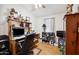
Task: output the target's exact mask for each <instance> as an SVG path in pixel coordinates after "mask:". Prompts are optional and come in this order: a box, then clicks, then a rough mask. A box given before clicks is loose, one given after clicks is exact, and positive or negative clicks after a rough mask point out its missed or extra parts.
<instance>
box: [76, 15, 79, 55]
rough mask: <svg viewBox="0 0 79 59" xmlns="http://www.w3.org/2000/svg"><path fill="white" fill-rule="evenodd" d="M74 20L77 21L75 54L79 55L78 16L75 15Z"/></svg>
mask: <svg viewBox="0 0 79 59" xmlns="http://www.w3.org/2000/svg"><path fill="white" fill-rule="evenodd" d="M76 19H77V22H78V24H77V40H76V42H77V43H76V48H77V54H78V55H79V14H78V15H76Z"/></svg>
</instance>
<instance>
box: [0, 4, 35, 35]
mask: <svg viewBox="0 0 79 59" xmlns="http://www.w3.org/2000/svg"><path fill="white" fill-rule="evenodd" d="M11 8H15V10H16V11H17V12H18V14H21V15H22V16H23V17H26V16H29V17H30V19H31V22H32V25H34V21H33V20H34V17H33V15H32V14H31V13H30V12H28V11H27V9H25V8H24V7H23V5H21V4H4V5H0V35H2V34H8V31H7V30H8V29H7V25H6V24H7V18H6V17H7V16H8V13H9V9H11ZM33 27H34V26H33ZM33 29H34V28H33Z"/></svg>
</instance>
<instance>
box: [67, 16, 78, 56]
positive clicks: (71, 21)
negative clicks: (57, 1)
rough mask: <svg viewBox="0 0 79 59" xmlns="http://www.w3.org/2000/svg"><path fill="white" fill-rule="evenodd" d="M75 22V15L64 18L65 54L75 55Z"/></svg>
mask: <svg viewBox="0 0 79 59" xmlns="http://www.w3.org/2000/svg"><path fill="white" fill-rule="evenodd" d="M76 29H77V20H76V19H75V15H68V16H66V54H67V55H74V54H76V35H77V30H76Z"/></svg>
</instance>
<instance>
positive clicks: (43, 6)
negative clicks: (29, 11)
mask: <svg viewBox="0 0 79 59" xmlns="http://www.w3.org/2000/svg"><path fill="white" fill-rule="evenodd" d="M35 8H45V5H43V4H35Z"/></svg>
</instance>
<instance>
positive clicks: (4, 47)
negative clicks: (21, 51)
mask: <svg viewBox="0 0 79 59" xmlns="http://www.w3.org/2000/svg"><path fill="white" fill-rule="evenodd" d="M10 54H11V53H10V50H9V38H8V36H7V35H0V55H10Z"/></svg>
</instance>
